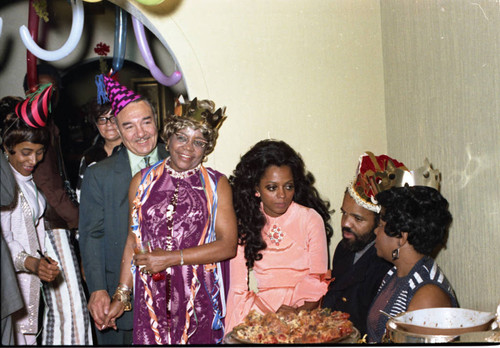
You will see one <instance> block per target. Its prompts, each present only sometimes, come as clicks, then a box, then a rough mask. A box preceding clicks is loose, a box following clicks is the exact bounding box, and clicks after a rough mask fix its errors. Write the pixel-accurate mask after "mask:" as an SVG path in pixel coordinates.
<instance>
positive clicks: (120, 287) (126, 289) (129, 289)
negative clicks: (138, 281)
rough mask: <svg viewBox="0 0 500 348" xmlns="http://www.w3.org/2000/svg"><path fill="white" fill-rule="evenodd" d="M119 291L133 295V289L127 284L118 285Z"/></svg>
mask: <svg viewBox="0 0 500 348" xmlns="http://www.w3.org/2000/svg"><path fill="white" fill-rule="evenodd" d="M117 289H118V290H123V291H125V292H128V293H129V294H130V293H132V289H131V288H129V287H128V285H127V284H123V283H118V288H117Z"/></svg>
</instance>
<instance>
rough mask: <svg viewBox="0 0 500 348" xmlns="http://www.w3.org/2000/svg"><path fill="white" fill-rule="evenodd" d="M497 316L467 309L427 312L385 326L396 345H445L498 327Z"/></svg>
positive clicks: (402, 316)
mask: <svg viewBox="0 0 500 348" xmlns="http://www.w3.org/2000/svg"><path fill="white" fill-rule="evenodd" d="M494 320H495V315H494V314H493V313H489V312H480V311H475V310H471V309H464V308H448V307H446V308H428V309H420V310H416V311H410V312H404V313H401V314H399V315H396V316H395V317H394V318H393V319H389V320H388V321H387V323H386V329H387V331H386V338H387V339H388V340H389V341H390V342H393V343H443V342H451V341H458V340H460V337H459V336H460V335H462V336H464V337H467V335H466V334H468V333H472V332H485V331H488V330H494V329H495V328H497V327H498V325H497V323H496V322H495V321H494Z"/></svg>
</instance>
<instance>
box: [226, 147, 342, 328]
mask: <svg viewBox="0 0 500 348" xmlns="http://www.w3.org/2000/svg"><path fill="white" fill-rule="evenodd" d="M230 182H231V185H232V187H233V200H234V206H235V211H236V215H237V219H238V237H239V240H238V244H239V245H238V252H237V256H236V257H235V258H234V259H232V260H231V264H230V266H231V276H230V288H229V294H228V299H227V317H226V332H230V331H231V330H232V329H233V327H234V326H236V325H238V324H239V323H241V322H243V320H244V318H245V316H246V315H247V314H248V313H249V312H250V311H251V310H256V311H257V312H259V313H262V314H264V313H267V312H278V311H299V310H301V309H313V308H316V307H317V306H318V304H319V301H320V299H321V298H322V296H323V295H324V294H325V293H326V291H327V290H328V282H327V281H326V280H325V274H326V272H327V268H328V250H327V249H328V240H329V238H330V237H331V236H332V234H333V229H332V227H331V226H330V224H329V220H330V211H329V207H330V204H329V203H328V202H327V201H324V200H322V199H321V198H320V196H319V193H318V191H317V190H316V189H315V188H314V186H313V184H314V177H313V175H312V174H311V173H309V172H307V171H306V169H305V165H304V162H303V160H302V158H301V157H300V156H299V155H298V154H297V153H296V152H295V151H294V150H293V149H292V148H291V147H290V146H289V145H288V144H286V143H285V142H283V141H275V140H263V141H260V142H259V143H257V144H256V145H254V146H253V147H252V149H250V150H249V151H248V152H247V153H246V154H245V155H244V156H243V157H242V158H241V161H240V163H239V164H238V165H237V166H236V169H235V171H234V173H233V176H231V177H230ZM253 277H255V280H256V286H257V289H256V290H255V291H253V290H250V289H249V279H250V278H253Z"/></svg>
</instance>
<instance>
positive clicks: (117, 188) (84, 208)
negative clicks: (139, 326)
mask: <svg viewBox="0 0 500 348" xmlns="http://www.w3.org/2000/svg"><path fill="white" fill-rule="evenodd" d="M104 82H105V86H106V92H107V97H108V98H109V100H110V101H111V104H112V110H113V115H114V116H116V124H117V128H118V131H119V133H120V136H121V138H122V141H123V145H124V146H123V147H122V148H121V149H120V150H119V151H117V152H115V153H114V154H113V155H111V156H110V157H108V158H106V159H104V160H103V161H101V162H99V163H97V164H95V165H93V166H91V167H89V168H88V169H87V171H86V172H85V176H84V180H83V183H82V191H81V201H80V223H79V230H80V250H81V256H82V261H83V266H84V270H85V275H86V281H87V286H88V289H89V292H90V299H89V303H88V308H89V311H90V314H91V315H92V317H93V319H94V322H95V325H96V328H97V329H98V330H97V341H98V344H99V345H131V344H132V326H133V316H132V312H127V313H126V314H125V315H123V316H122V317H121V318H119V319H118V320H117V322H116V325H117V327H118V330H116V331H115V330H112V329H105V330H103V331H100V330H101V329H102V327H103V324H104V319H105V317H106V314H107V313H108V310H109V305H110V303H111V296H112V295H113V293H114V291H115V289H116V286H117V284H118V282H119V278H120V266H121V256H122V253H123V248H124V246H125V241H126V239H127V235H128V227H129V224H128V216H129V214H128V209H129V207H128V188H129V184H130V181H131V180H132V177H133V176H134V175H135V174H136V173H137V172H138V171H140V170H141V169H142V168H145V167H146V166H149V165H150V164H154V163H156V162H157V161H159V160H162V159H164V158H166V157H167V151H166V149H165V147H164V146H157V140H158V129H157V124H156V112H155V110H154V108H153V107H152V106H151V104H150V103H149V101H147V99H145V98H144V97H142V96H140V95H139V94H136V93H135V92H134V91H132V90H129V89H127V88H126V87H125V86H122V85H120V84H119V83H118V82H116V81H114V80H113V79H111V78H108V77H104Z"/></svg>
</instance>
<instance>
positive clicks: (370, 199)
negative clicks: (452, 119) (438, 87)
mask: <svg viewBox="0 0 500 348" xmlns="http://www.w3.org/2000/svg"><path fill="white" fill-rule="evenodd" d="M405 172H408V170H407V169H406V167H404V165H403V164H402V163H399V162H397V161H396V160H394V159H392V158H390V157H388V156H386V155H381V156H374V155H373V154H372V153H371V152H367V153H366V154H364V155H362V156H361V157H360V163H359V166H358V170H357V173H356V177H355V180H354V181H353V182H352V184H351V185H349V187H348V188H347V189H346V191H345V193H344V201H343V203H342V207H341V208H340V211H341V213H342V220H341V227H342V240H341V241H340V242H339V244H338V245H337V248H336V249H335V253H334V256H333V262H332V279H333V281H332V283H331V284H330V287H329V289H328V292H327V293H326V295H325V296H324V298H323V301H322V307H323V308H331V309H332V310H336V311H342V312H346V313H349V314H350V318H349V319H350V320H351V321H352V322H353V324H354V326H355V327H356V328H357V329H358V330H359V331H360V334H361V336H363V335H364V334H365V333H366V319H367V315H368V310H369V309H370V305H371V302H372V300H373V298H374V297H375V295H376V294H377V291H378V288H379V286H380V282H381V281H382V278H383V277H384V275H385V274H386V273H387V271H388V270H389V269H390V268H391V267H392V264H391V263H389V262H387V261H385V260H384V259H382V258H379V257H378V256H377V250H376V249H375V233H374V231H375V228H376V227H377V225H378V223H379V219H380V215H379V213H380V206H379V205H378V204H377V202H376V201H375V198H374V197H375V194H376V193H377V192H379V191H383V190H386V189H389V188H390V187H392V186H393V185H395V184H396V182H397V181H398V180H401V179H402V176H404V173H405ZM381 178H383V182H382V181H381V180H382V179H381ZM391 178H392V179H391ZM370 183H373V184H372V185H370Z"/></svg>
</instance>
